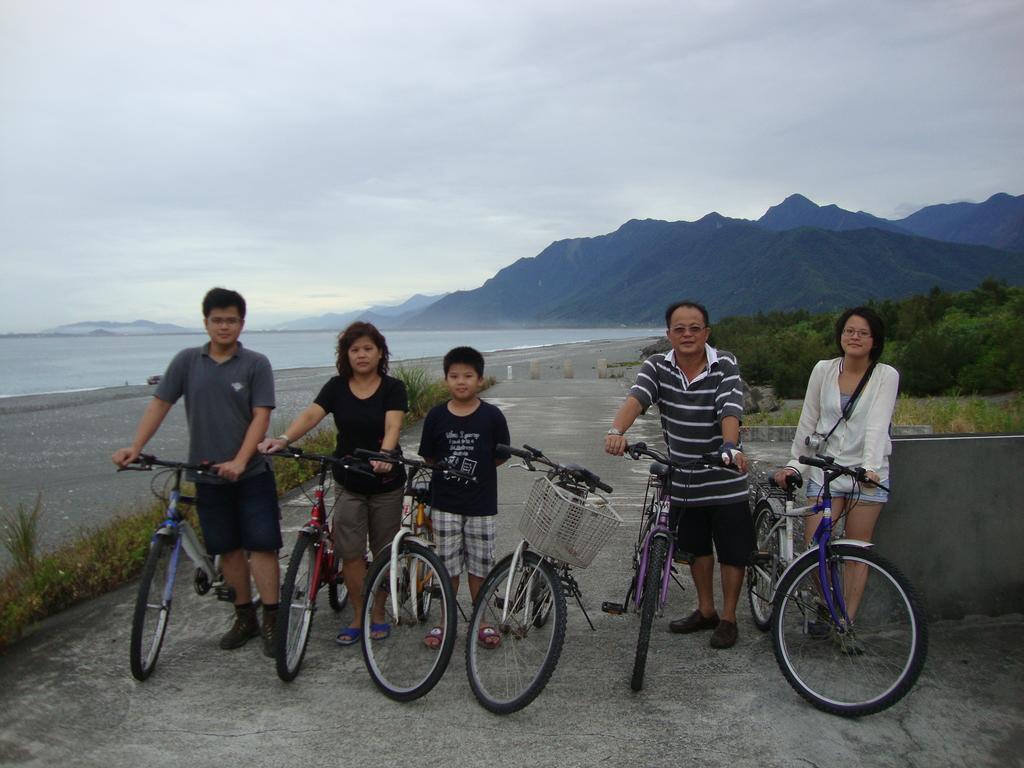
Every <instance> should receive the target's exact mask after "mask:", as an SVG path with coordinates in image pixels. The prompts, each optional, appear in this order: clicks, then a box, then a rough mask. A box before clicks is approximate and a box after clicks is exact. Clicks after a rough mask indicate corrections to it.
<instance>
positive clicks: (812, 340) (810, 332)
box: [712, 279, 1024, 398]
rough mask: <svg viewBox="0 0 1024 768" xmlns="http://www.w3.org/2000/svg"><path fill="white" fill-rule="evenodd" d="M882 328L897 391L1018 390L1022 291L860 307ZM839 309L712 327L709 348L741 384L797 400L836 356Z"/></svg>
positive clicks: (1022, 375)
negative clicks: (724, 353)
mask: <svg viewBox="0 0 1024 768" xmlns="http://www.w3.org/2000/svg"><path fill="white" fill-rule="evenodd" d="M865 306H869V307H871V308H872V309H874V310H875V311H876V312H878V313H879V315H881V317H882V319H883V321H884V322H885V333H886V341H885V350H884V351H883V353H882V357H881V361H882V362H886V363H888V364H890V365H892V366H894V367H895V368H896V369H897V370H898V371H899V372H900V391H901V392H902V393H904V394H908V395H915V396H924V395H939V394H951V393H956V394H991V393H997V392H1009V391H1014V390H1019V389H1021V388H1022V385H1024V288H1020V287H1016V286H1011V285H1008V284H1007V283H1006V282H1004V281H1001V280H995V279H986V280H984V281H983V282H982V283H981V284H980V285H979V286H978V287H977V288H975V289H974V290H971V291H963V292H958V293H949V292H946V291H943V290H941V289H939V288H938V287H935V288H932V290H931V291H930V292H929V293H927V294H925V295H923V296H911V297H909V298H906V299H902V300H892V299H886V300H884V301H877V302H876V301H871V302H866V303H865ZM841 312H842V310H836V311H832V312H822V313H815V314H812V313H810V312H808V311H805V310H797V311H794V312H771V313H758V314H756V315H747V316H743V317H728V318H725V319H723V320H720V321H718V322H717V323H715V325H714V331H713V340H712V344H714V345H715V346H717V347H721V348H723V349H727V350H729V351H731V352H734V353H735V354H736V357H737V359H738V360H739V361H740V367H741V370H742V372H743V378H744V379H745V380H746V381H747V382H748V383H751V384H770V385H772V386H773V387H774V388H775V391H776V392H777V393H778V394H779V395H780V396H781V397H790V398H795V397H801V396H802V395H803V393H804V389H805V387H806V385H807V377H808V376H809V375H810V372H811V368H812V367H813V366H814V364H815V363H816V362H817V361H818V360H822V359H826V358H830V357H837V356H838V355H839V354H841V352H840V350H839V349H838V348H837V347H836V343H835V335H834V334H835V322H836V320H837V319H838V317H839V315H840V314H841Z"/></svg>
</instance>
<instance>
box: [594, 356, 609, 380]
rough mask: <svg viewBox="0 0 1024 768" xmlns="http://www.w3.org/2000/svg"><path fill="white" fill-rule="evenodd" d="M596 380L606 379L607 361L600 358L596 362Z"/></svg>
mask: <svg viewBox="0 0 1024 768" xmlns="http://www.w3.org/2000/svg"><path fill="white" fill-rule="evenodd" d="M597 378H599V379H607V378H608V360H607V359H605V358H603V357H601V358H598V361H597Z"/></svg>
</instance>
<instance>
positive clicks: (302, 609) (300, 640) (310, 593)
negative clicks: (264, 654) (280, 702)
mask: <svg viewBox="0 0 1024 768" xmlns="http://www.w3.org/2000/svg"><path fill="white" fill-rule="evenodd" d="M319 556H320V548H319V547H317V546H316V540H315V539H314V538H313V536H311V535H310V534H308V533H306V532H300V533H299V535H298V537H297V538H296V539H295V547H294V549H292V556H291V559H290V560H289V561H288V570H287V571H286V572H285V576H284V583H283V584H282V585H281V602H280V605H279V607H278V611H277V627H275V632H274V660H275V662H276V665H277V676H278V677H280V678H281V679H282V680H284V681H285V682H290V681H292V680H294V679H295V676H296V675H297V674H299V667H301V666H302V658H303V656H305V655H306V645H307V644H308V643H309V631H310V629H311V628H312V626H313V612H314V611H315V610H316V592H317V587H318V584H317V582H318V581H319V578H320V576H319V567H318V566H319V563H318V562H317V561H318V558H319Z"/></svg>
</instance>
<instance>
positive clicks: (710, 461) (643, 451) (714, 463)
mask: <svg viewBox="0 0 1024 768" xmlns="http://www.w3.org/2000/svg"><path fill="white" fill-rule="evenodd" d="M625 453H626V454H628V455H629V458H631V459H633V460H634V461H636V460H639V459H640V457H641V456H646V457H648V458H650V459H654V460H655V461H657V462H660V463H662V464H665V465H667V466H670V467H672V468H673V469H693V468H694V467H697V466H701V465H703V466H707V467H719V468H721V469H728V470H729V471H730V472H735V473H736V474H743V473H742V472H741V471H740V470H738V469H736V467H734V466H733V465H731V464H726V463H725V462H724V461H722V456H721V454H719V453H717V452H711V453H706V454H704V455H703V456H701V457H700V458H699V459H692V460H691V461H686V462H678V461H672V460H671V459H670V458H669V457H668V456H666V455H665V454H663V453H660V452H658V451H655V450H653V449H651V448H648V447H647V443H633V444H632V445H627V446H626V449H625Z"/></svg>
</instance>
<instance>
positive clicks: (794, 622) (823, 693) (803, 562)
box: [772, 544, 928, 717]
mask: <svg viewBox="0 0 1024 768" xmlns="http://www.w3.org/2000/svg"><path fill="white" fill-rule="evenodd" d="M828 563H829V566H830V568H831V569H832V572H833V573H834V574H836V576H834V577H833V579H834V580H835V581H836V583H841V582H842V579H843V576H844V574H845V573H846V572H847V570H848V568H849V567H850V566H851V565H853V564H858V565H863V566H864V567H865V568H866V569H867V580H866V583H865V589H864V593H863V597H862V599H861V603H860V606H859V608H858V610H857V614H856V617H855V620H854V622H853V627H852V630H850V631H847V632H842V631H840V630H839V629H838V628H837V627H835V626H834V622H833V621H832V619H831V616H830V615H829V614H828V612H827V610H826V611H823V612H819V611H818V607H817V606H818V604H819V601H820V598H819V597H818V586H817V585H818V577H817V568H818V555H817V549H812V550H810V551H808V552H806V553H804V554H803V555H801V556H800V558H799V559H797V561H796V562H795V563H794V564H793V566H792V567H791V568H790V569H789V571H788V572H787V573H786V575H785V576H784V577H783V579H782V581H781V582H780V584H779V587H778V591H777V593H776V597H775V605H774V608H773V620H772V646H773V648H774V650H775V658H776V661H778V663H779V668H780V669H781V670H782V673H783V675H784V676H785V677H786V680H787V681H788V682H789V684H790V685H791V686H792V687H793V688H794V690H796V691H797V693H799V694H800V695H801V696H803V697H804V698H805V699H806V700H807V701H809V702H810V703H811V704H813V705H814V706H815V707H817V708H818V709H820V710H823V711H825V712H829V713H832V714H835V715H842V716H845V717H858V716H861V715H869V714H873V713H875V712H880V711H882V710H883V709H886V708H888V707H891V706H892V705H893V704H895V703H896V702H897V701H899V700H900V699H901V698H903V696H904V695H906V693H907V691H909V690H910V688H911V687H912V686H913V685H914V683H915V682H916V680H917V677H918V675H919V674H920V673H921V669H922V667H923V666H924V662H925V657H926V656H927V652H928V627H927V623H926V622H925V618H924V611H923V609H922V606H921V601H920V600H919V599H918V597H917V594H916V592H915V591H914V589H913V587H912V586H911V585H910V584H909V582H908V581H907V579H906V577H905V576H904V575H903V574H902V573H900V571H899V570H898V569H897V568H896V567H895V566H893V565H892V563H890V562H889V561H888V560H886V559H885V558H884V557H881V556H880V555H878V554H877V553H875V552H874V551H873V550H871V549H868V548H865V547H860V546H856V545H852V544H833V545H830V546H829V548H828Z"/></svg>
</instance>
